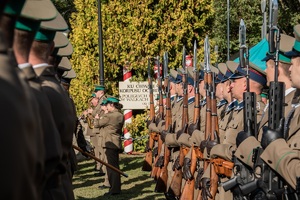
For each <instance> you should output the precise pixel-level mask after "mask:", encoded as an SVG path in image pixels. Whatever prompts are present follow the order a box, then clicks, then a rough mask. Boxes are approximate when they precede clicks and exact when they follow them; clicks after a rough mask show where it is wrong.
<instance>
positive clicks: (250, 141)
mask: <svg viewBox="0 0 300 200" xmlns="http://www.w3.org/2000/svg"><path fill="white" fill-rule="evenodd" d="M294 94H295V89H293V90H291V91H290V92H289V93H288V94H287V95H286V96H285V103H286V106H285V114H284V116H285V117H286V116H287V115H288V113H289V111H290V107H291V103H292V98H293V96H294ZM259 124H260V125H259V134H258V140H257V139H256V138H255V137H249V138H247V139H245V140H244V141H243V142H242V143H241V144H240V146H239V147H238V148H237V150H236V153H235V154H236V156H237V157H238V158H239V159H240V160H241V161H242V162H243V163H245V164H246V165H248V166H250V167H254V166H253V165H254V163H253V162H252V159H251V158H252V155H253V149H255V148H257V147H260V141H261V137H262V132H263V131H262V128H263V126H267V125H268V107H266V109H265V111H264V114H263V116H262V119H261V121H260V123H259Z"/></svg>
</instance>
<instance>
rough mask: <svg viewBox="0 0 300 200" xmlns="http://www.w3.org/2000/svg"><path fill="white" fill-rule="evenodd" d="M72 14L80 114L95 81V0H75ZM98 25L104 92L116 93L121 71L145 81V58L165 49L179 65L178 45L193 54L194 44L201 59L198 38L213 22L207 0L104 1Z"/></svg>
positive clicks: (173, 63) (73, 90)
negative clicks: (74, 10)
mask: <svg viewBox="0 0 300 200" xmlns="http://www.w3.org/2000/svg"><path fill="white" fill-rule="evenodd" d="M74 5H75V9H76V12H74V13H73V14H72V16H71V19H70V24H71V28H72V32H71V37H70V39H71V42H72V44H73V46H74V53H73V55H72V60H71V62H72V64H73V68H74V69H75V71H76V73H77V79H75V80H74V81H73V83H72V84H73V87H72V88H71V93H72V95H73V97H74V101H75V103H76V105H77V111H78V112H80V111H82V110H83V109H85V107H86V101H87V99H88V97H89V96H90V93H91V91H92V89H93V84H95V83H98V77H99V73H98V66H99V65H98V62H99V59H98V57H99V50H98V23H97V22H98V18H97V2H96V0H75V1H74ZM101 5H102V6H101V8H102V11H101V12H102V15H101V16H102V26H103V46H104V49H103V54H104V66H105V69H104V73H105V74H104V77H105V86H106V87H107V88H108V93H110V94H114V95H116V94H118V89H117V87H118V85H117V83H118V81H121V80H122V75H123V74H122V69H123V66H124V65H128V67H129V69H131V70H133V72H134V77H133V78H132V80H135V81H144V80H145V77H146V71H147V70H146V69H147V67H146V65H147V57H149V56H157V55H161V56H162V54H163V52H164V51H168V52H169V66H170V67H171V68H175V67H179V66H180V65H181V51H182V47H183V45H185V46H186V48H187V50H188V52H189V53H192V46H193V42H194V40H197V42H198V48H199V55H198V56H199V58H198V59H199V60H202V58H203V54H202V53H201V52H203V50H202V49H203V48H202V45H203V39H204V37H205V35H206V34H210V31H211V26H210V25H211V23H212V21H213V15H214V12H213V7H212V1H209V0H202V1H193V0H181V1H166V0H164V1H154V0H146V1H143V2H141V1H136V0H130V1H117V0H112V1H106V2H103V1H102V4H101Z"/></svg>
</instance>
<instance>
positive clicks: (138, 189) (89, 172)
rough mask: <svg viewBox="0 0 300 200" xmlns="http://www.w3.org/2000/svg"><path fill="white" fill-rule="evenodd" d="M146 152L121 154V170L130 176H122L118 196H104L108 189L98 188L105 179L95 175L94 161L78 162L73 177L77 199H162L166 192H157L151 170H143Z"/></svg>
mask: <svg viewBox="0 0 300 200" xmlns="http://www.w3.org/2000/svg"><path fill="white" fill-rule="evenodd" d="M143 160H144V154H141V155H126V154H120V170H121V171H123V172H124V173H126V174H128V178H126V177H124V176H121V180H122V193H121V194H120V195H116V196H109V197H108V196H103V195H104V193H106V192H108V189H98V186H99V185H101V184H102V182H103V181H104V178H103V177H99V176H95V175H94V174H95V171H94V161H93V160H87V161H81V162H79V163H78V170H77V171H76V172H75V175H74V177H73V187H74V194H75V199H78V200H84V199H89V200H94V199H105V200H108V199H114V200H127V199H133V200H139V199H148V200H161V199H165V197H164V194H162V193H155V192H153V191H154V187H155V182H154V180H153V179H152V178H150V177H149V174H150V172H144V171H142V170H141V168H142V164H143Z"/></svg>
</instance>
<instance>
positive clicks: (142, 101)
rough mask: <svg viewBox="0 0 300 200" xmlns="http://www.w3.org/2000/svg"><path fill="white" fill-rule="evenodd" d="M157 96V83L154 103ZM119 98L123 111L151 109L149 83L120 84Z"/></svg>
mask: <svg viewBox="0 0 300 200" xmlns="http://www.w3.org/2000/svg"><path fill="white" fill-rule="evenodd" d="M157 94H158V89H157V86H156V84H155V82H153V99H154V101H155V97H156V95H157ZM119 98H120V103H121V104H123V109H128V110H135V109H139V110H141V109H142V110H143V109H146V108H148V109H149V105H150V97H149V85H148V82H147V81H145V82H119ZM154 104H155V103H154Z"/></svg>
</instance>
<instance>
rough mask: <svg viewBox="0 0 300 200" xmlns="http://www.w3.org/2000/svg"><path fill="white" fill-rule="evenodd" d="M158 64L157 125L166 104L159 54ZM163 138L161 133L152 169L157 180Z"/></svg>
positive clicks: (152, 173)
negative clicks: (164, 101) (164, 102)
mask: <svg viewBox="0 0 300 200" xmlns="http://www.w3.org/2000/svg"><path fill="white" fill-rule="evenodd" d="M155 61H156V65H157V70H158V74H157V81H158V82H157V85H158V93H159V110H158V116H157V118H156V120H155V122H156V126H157V125H158V124H159V122H160V121H161V120H163V119H164V104H163V93H162V78H161V76H160V62H159V56H157V58H156V59H155ZM162 144H163V142H162V140H161V138H160V135H158V145H157V156H156V157H155V162H154V167H153V169H152V171H151V177H152V178H154V180H157V178H158V176H159V174H160V167H159V166H158V165H157V161H158V159H159V155H160V152H161V148H162Z"/></svg>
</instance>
